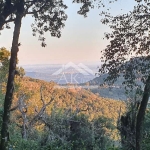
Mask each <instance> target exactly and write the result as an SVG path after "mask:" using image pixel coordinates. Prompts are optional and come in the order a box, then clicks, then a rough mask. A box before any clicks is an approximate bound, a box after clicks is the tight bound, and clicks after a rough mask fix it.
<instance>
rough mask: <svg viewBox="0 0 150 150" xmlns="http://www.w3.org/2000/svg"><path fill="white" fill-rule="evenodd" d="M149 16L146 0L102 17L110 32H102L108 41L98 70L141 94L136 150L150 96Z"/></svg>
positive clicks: (109, 80) (131, 90)
mask: <svg viewBox="0 0 150 150" xmlns="http://www.w3.org/2000/svg"><path fill="white" fill-rule="evenodd" d="M149 16H150V12H149V3H148V2H147V1H145V2H143V3H139V4H138V5H137V6H135V7H134V9H133V11H132V12H129V13H127V14H124V15H118V16H116V17H111V16H109V15H107V17H106V18H104V19H103V20H102V23H104V24H109V26H110V28H111V29H112V32H111V33H106V34H105V37H106V38H107V39H109V40H110V45H108V46H107V48H106V49H105V50H104V52H103V57H102V59H103V60H104V64H103V65H102V68H101V69H100V73H108V74H109V76H108V77H107V78H106V79H105V81H106V82H107V83H108V84H113V83H114V82H115V81H116V80H117V78H118V77H120V76H123V77H124V79H125V81H124V83H123V84H124V85H125V88H126V90H127V91H128V92H135V94H139V93H140V94H142V99H141V100H140V101H138V103H139V105H138V112H137V116H136V143H135V145H136V150H140V149H141V141H142V125H143V121H144V116H145V111H146V107H147V103H148V100H149V96H150V69H149V66H150V62H149V60H150V36H149V27H150V24H149ZM127 60H129V61H127Z"/></svg>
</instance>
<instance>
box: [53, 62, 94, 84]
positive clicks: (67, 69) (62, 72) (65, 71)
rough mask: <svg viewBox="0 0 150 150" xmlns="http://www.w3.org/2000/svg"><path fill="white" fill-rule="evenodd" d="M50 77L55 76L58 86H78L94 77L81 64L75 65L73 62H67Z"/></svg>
mask: <svg viewBox="0 0 150 150" xmlns="http://www.w3.org/2000/svg"><path fill="white" fill-rule="evenodd" d="M52 76H57V78H59V79H58V82H57V83H59V84H61V83H65V84H67V83H70V84H79V83H84V82H87V81H89V80H90V79H92V78H93V77H94V76H95V73H94V72H93V70H91V69H90V68H89V67H87V66H86V65H84V64H83V63H79V64H77V65H76V64H75V63H73V62H69V63H67V64H65V65H62V67H61V68H60V69H58V70H57V71H55V72H54V73H53V74H52Z"/></svg>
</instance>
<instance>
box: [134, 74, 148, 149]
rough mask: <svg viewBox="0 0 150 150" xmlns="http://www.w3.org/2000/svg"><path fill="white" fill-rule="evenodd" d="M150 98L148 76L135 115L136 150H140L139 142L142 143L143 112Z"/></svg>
mask: <svg viewBox="0 0 150 150" xmlns="http://www.w3.org/2000/svg"><path fill="white" fill-rule="evenodd" d="M149 96H150V76H149V77H148V79H147V80H146V85H145V88H144V93H143V98H142V101H141V104H140V108H139V111H138V114H137V121H136V150H141V142H142V127H143V122H144V117H145V111H146V107H147V103H148V100H149Z"/></svg>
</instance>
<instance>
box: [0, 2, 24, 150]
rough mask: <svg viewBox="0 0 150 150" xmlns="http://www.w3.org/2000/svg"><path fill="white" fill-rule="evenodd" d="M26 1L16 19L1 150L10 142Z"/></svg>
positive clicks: (20, 4) (20, 3)
mask: <svg viewBox="0 0 150 150" xmlns="http://www.w3.org/2000/svg"><path fill="white" fill-rule="evenodd" d="M23 2H24V0H19V2H18V11H17V14H16V19H15V27H14V35H13V41H12V48H11V58H10V63H9V75H8V81H7V88H6V95H5V101H4V113H3V122H2V129H1V145H0V149H1V150H6V149H7V143H8V140H9V132H8V125H9V119H10V111H9V110H10V108H11V104H12V97H13V91H14V77H15V70H16V64H17V53H18V51H19V48H18V42H19V35H20V29H21V21H22V17H23V11H24V9H22V8H21V6H23V5H22V4H23Z"/></svg>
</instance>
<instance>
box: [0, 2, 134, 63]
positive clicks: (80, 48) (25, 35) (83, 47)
mask: <svg viewBox="0 0 150 150" xmlns="http://www.w3.org/2000/svg"><path fill="white" fill-rule="evenodd" d="M105 1H106V0H104V4H105V5H107V6H108V8H109V7H111V11H110V12H111V13H112V14H113V15H117V14H120V13H125V12H128V11H130V10H132V9H133V7H134V4H135V2H134V0H118V2H116V3H114V4H111V5H110V6H109V4H108V2H105ZM64 3H66V5H67V6H68V9H67V10H66V13H67V15H68V19H67V21H66V22H65V28H64V29H62V36H61V38H56V37H51V36H50V34H49V33H46V35H45V37H46V44H47V46H46V47H45V48H42V47H41V43H40V41H38V37H33V36H32V30H31V24H32V22H33V18H32V17H31V16H28V17H26V18H24V19H23V22H22V28H21V34H20V43H21V46H20V47H19V53H18V58H19V65H33V64H66V63H68V62H74V63H99V62H100V57H101V51H102V50H103V49H104V48H105V47H106V45H108V44H109V41H107V40H103V37H104V32H108V31H110V29H109V27H108V26H106V25H102V24H101V22H100V20H101V17H100V15H99V13H100V11H101V10H102V9H97V8H95V9H91V11H90V12H89V13H88V17H86V18H84V17H83V16H81V15H78V14H77V11H78V10H79V8H80V6H81V5H80V4H72V1H71V0H64ZM121 9H122V10H121ZM12 37H13V24H12V25H11V29H9V30H4V31H2V32H1V35H0V41H1V42H0V47H6V48H7V49H8V50H10V49H11V42H12Z"/></svg>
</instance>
